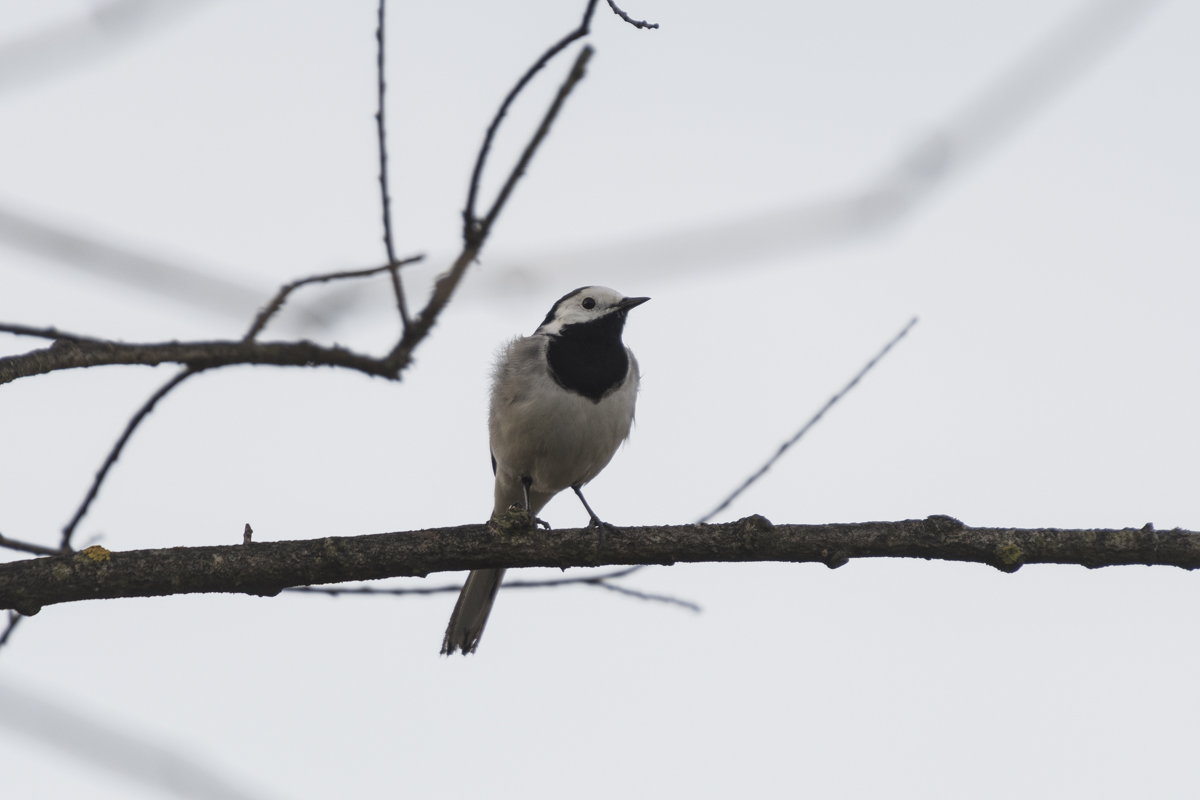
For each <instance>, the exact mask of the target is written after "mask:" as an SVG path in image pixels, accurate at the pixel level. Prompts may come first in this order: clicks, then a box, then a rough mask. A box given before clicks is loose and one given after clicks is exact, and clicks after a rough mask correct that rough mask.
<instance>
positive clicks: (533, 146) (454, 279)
mask: <svg viewBox="0 0 1200 800" xmlns="http://www.w3.org/2000/svg"><path fill="white" fill-rule="evenodd" d="M594 5H595V0H591V2H590V3H589V4H588V8H589V9H590V8H592V7H593V6H594ZM589 13H590V12H589ZM591 55H592V48H590V47H584V48H583V49H582V50H581V51H580V52H579V56H578V58H576V59H575V64H574V65H573V66H572V67H571V71H570V72H569V73H568V74H567V78H566V80H564V81H563V84H562V86H560V87H559V89H558V94H557V95H555V97H554V102H553V103H551V104H550V108H549V109H547V111H546V114H545V116H543V117H542V124H541V125H539V126H538V129H537V132H536V133H535V134H534V135H533V138H532V139H530V141H529V144H528V145H526V147H525V152H524V153H522V154H521V160H520V161H518V162H517V165H516V166H515V167H513V170H512V172H511V173H510V174H509V176H508V180H507V181H505V182H504V188H503V189H502V190H501V192H500V194H499V196H497V197H496V200H495V202H494V203H492V207H491V208H490V209H489V210H488V213H487V217H486V218H484V220H483V221H476V224H475V225H474V228H475V229H476V230H475V233H474V234H473V235H472V236H470V237H468V239H467V242H466V245H465V246H464V247H463V251H462V252H461V253H460V254H459V256H458V258H457V259H456V260H455V262H454V264H453V266H451V267H450V270H449V271H448V272H446V273H445V274H444V275H442V276H441V277H440V278H439V279H438V281H437V284H436V285H435V287H434V291H433V294H432V295H431V296H430V298H429V302H427V303H426V304H425V307H424V308H423V309H421V313H420V314H419V315H418V316H417V318H416V319H415V320H413V322H412V324H411V325H409V326H408V328H406V329H405V331H404V336H403V337H401V339H400V342H399V343H398V344H397V345H396V347H395V348H393V350H392V352H391V353H389V354H388V357H387V359H386V362H387V364H388V367H389V369H391V370H395V371H396V372H397V373H398V372H399V371H400V370H402V369H404V367H405V366H407V365H408V362H409V359H410V357H411V355H412V351H413V348H415V347H416V346H417V344H418V343H420V341H421V340H422V339H424V338H425V336H426V335H428V333H429V331H430V329H431V328H433V325H434V323H435V322H437V318H438V316H439V315H440V314H441V313H442V310H443V309H444V308H445V307H446V304H447V303H449V302H450V297H451V296H452V295H453V294H454V290H455V289H456V288H457V287H458V284H459V282H460V281H462V277H463V275H464V274H465V273H466V271H467V267H469V266H470V265H471V262H473V261H474V260H475V258H476V257H477V256H478V255H479V251H480V250H481V249H483V245H484V242H486V241H487V237H488V234H489V233H490V232H491V229H492V224H493V223H494V222H495V221H496V218H497V217H498V216H499V215H500V212H501V211H502V210H503V209H504V204H505V203H506V202H507V201H508V198H509V196H510V195H511V194H512V191H513V189H514V188H515V187H516V185H517V181H519V180H520V179H521V176H522V175H524V174H525V170H526V169H527V168H528V166H529V162H530V161H531V160H532V159H533V156H534V154H535V153H537V149H538V147H539V145H541V143H542V141H543V140H544V139H545V138H546V134H548V133H549V132H550V126H551V125H552V124H553V123H554V120H555V118H556V117H557V116H558V112H559V110H560V109H561V108H562V106H563V103H565V102H566V100H567V97H568V96H569V95H570V94H571V90H572V89H574V88H575V85H576V84H577V83H579V81H581V80H583V76H584V68H585V67H586V66H587V62H588V59H590V58H591ZM0 367H2V362H0Z"/></svg>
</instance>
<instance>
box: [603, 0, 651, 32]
mask: <svg viewBox="0 0 1200 800" xmlns="http://www.w3.org/2000/svg"><path fill="white" fill-rule="evenodd" d="M608 7H609V8H611V9H612V10H613V13H614V14H616V15H617V16H618V17H620V18H621V19H623V20H625V21H626V22H628V23H629V24H630V25H632V26H633V27H635V28H646V29H653V28H657V27H658V23H657V22H646V21H645V20H640V21H639V20H636V19H634V18H633V17H631V16H629V15H628V14H626V13H625V12H624V11H622V10H621V9H619V8H617V4H616V3H614V2H613V0H608Z"/></svg>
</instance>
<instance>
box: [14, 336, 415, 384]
mask: <svg viewBox="0 0 1200 800" xmlns="http://www.w3.org/2000/svg"><path fill="white" fill-rule="evenodd" d="M169 363H175V364H185V365H187V366H189V367H194V368H196V369H197V370H200V369H215V368H217V367H227V366H231V365H234V364H271V365H274V366H278V367H343V368H346V369H353V370H357V371H358V372H362V373H364V374H366V375H373V376H377V377H380V378H388V379H389V380H396V379H397V378H398V377H399V369H397V368H394V367H392V366H391V365H389V363H388V362H387V361H386V360H384V359H378V358H372V357H371V356H367V355H362V354H361V353H355V352H354V351H352V350H347V349H345V348H344V347H338V346H334V347H323V346H321V345H318V344H313V343H312V342H305V341H301V342H246V341H240V342H236V341H220V340H218V341H210V342H161V343H157V344H127V343H124V342H107V341H101V340H98V339H82V338H81V339H59V340H57V341H56V342H55V343H54V344H53V345H52V346H50V347H48V348H44V349H41V350H33V351H31V352H29V353H22V354H21V355H18V356H7V357H4V358H0V384H5V383H9V382H11V381H15V380H17V379H18V378H28V377H31V376H33V375H45V374H47V373H50V372H57V371H59V370H64V369H80V368H85V367H100V366H106V365H111V364H140V365H143V366H157V365H159V364H169Z"/></svg>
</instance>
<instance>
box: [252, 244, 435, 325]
mask: <svg viewBox="0 0 1200 800" xmlns="http://www.w3.org/2000/svg"><path fill="white" fill-rule="evenodd" d="M423 258H425V256H424V255H415V256H409V257H408V258H405V259H403V260H401V261H395V262H391V263H387V264H384V265H383V266H381V267H370V268H369V269H352V270H345V271H342V272H327V273H324V274H321V275H310V276H309V277H307V278H300V279H299V280H294V281H292V282H291V283H287V284H284V285H283V286H281V287H279V291H278V292H276V293H275V296H274V297H273V298H271V302H269V303H267V304H266V305H265V306H263V307H262V308H261V309H260V310H259V312H258V315H257V316H255V318H254V322H253V323H252V324H251V325H250V330H248V331H246V335H245V336H244V337H243V338H242V341H244V342H250V341H253V340H254V337H256V336H258V334H260V333H262V330H263V328H265V327H266V326H267V322H268V321H270V319H271V317H273V316H274V315H275V314H276V313H278V312H279V309H281V308H283V304H284V303H285V302H286V301H287V298H288V295H290V294H291V293H292V292H294V291H296V290H297V289H299V288H300V287H301V286H307V285H309V284H311V283H327V282H329V281H337V280H345V279H347V278H369V277H371V276H372V275H378V274H379V273H381V272H388V271H391V270H394V269H396V268H398V267H403V266H406V265H408V264H413V263H416V262H417V261H420V260H422V259H423Z"/></svg>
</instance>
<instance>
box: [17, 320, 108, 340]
mask: <svg viewBox="0 0 1200 800" xmlns="http://www.w3.org/2000/svg"><path fill="white" fill-rule="evenodd" d="M0 333H11V334H12V335H13V336H32V337H34V338H36V339H53V340H55V341H59V340H62V341H64V342H96V341H100V340H99V339H93V338H92V337H90V336H80V335H78V334H74V333H66V332H64V331H60V330H59V329H58V328H54V327H50V328H34V327H31V326H29V325H14V324H11V323H7V322H0Z"/></svg>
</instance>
